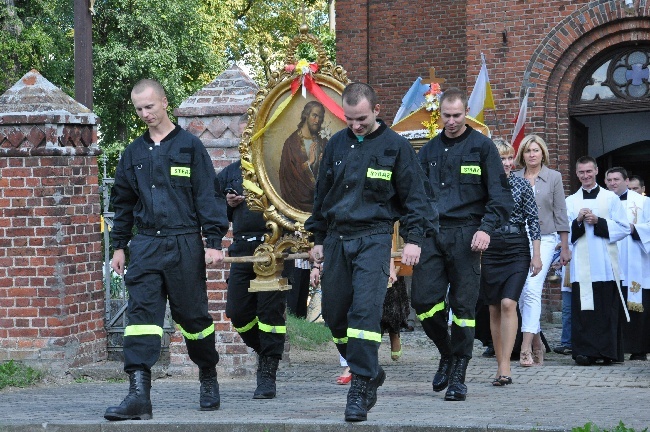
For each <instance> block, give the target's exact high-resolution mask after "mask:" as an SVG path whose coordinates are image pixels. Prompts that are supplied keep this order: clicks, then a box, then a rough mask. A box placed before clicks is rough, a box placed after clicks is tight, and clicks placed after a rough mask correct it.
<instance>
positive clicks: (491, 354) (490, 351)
mask: <svg viewBox="0 0 650 432" xmlns="http://www.w3.org/2000/svg"><path fill="white" fill-rule="evenodd" d="M495 355H496V353H495V352H494V346H492V345H488V346H487V348H485V351H483V354H481V357H494V356H495Z"/></svg>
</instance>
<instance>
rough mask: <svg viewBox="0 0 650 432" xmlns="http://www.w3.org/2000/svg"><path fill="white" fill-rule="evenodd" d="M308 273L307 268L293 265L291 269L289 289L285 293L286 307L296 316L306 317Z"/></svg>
mask: <svg viewBox="0 0 650 432" xmlns="http://www.w3.org/2000/svg"><path fill="white" fill-rule="evenodd" d="M309 273H310V270H309V269H303V268H299V267H294V268H293V270H292V271H291V278H290V279H291V290H290V291H289V292H288V293H287V309H289V312H291V313H292V314H294V315H295V316H297V317H298V318H307V299H308V298H309Z"/></svg>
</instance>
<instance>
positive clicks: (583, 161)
mask: <svg viewBox="0 0 650 432" xmlns="http://www.w3.org/2000/svg"><path fill="white" fill-rule="evenodd" d="M589 162H591V163H592V164H594V168H598V164H597V163H596V159H594V158H592V157H591V156H582V157H580V158H578V160H577V161H576V168H578V165H583V164H586V163H589Z"/></svg>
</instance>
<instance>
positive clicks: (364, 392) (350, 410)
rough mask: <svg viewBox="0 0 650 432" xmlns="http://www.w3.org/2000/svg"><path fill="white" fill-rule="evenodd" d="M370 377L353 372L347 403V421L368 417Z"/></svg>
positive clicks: (364, 419)
mask: <svg viewBox="0 0 650 432" xmlns="http://www.w3.org/2000/svg"><path fill="white" fill-rule="evenodd" d="M369 385H370V378H369V377H364V376H361V375H357V374H352V382H351V383H350V390H348V403H347V405H345V421H349V422H358V421H366V420H367V419H368V402H367V397H368V387H369Z"/></svg>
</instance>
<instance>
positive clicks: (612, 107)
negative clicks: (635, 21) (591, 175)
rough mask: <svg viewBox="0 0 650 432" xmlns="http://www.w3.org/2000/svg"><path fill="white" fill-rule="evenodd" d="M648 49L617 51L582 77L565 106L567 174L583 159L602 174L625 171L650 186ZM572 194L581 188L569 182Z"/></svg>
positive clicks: (641, 46) (595, 62) (640, 46)
mask: <svg viewBox="0 0 650 432" xmlns="http://www.w3.org/2000/svg"><path fill="white" fill-rule="evenodd" d="M649 82H650V44H649V43H647V42H645V43H635V44H634V45H625V46H618V47H616V48H613V49H610V50H608V51H607V52H604V53H601V55H599V56H597V57H594V58H593V59H592V61H591V62H590V63H589V64H587V65H586V66H585V67H584V68H583V70H582V71H581V73H580V75H579V77H578V79H577V80H576V85H575V86H574V91H573V94H572V98H571V104H570V106H569V114H570V128H571V150H572V151H571V168H570V170H571V171H572V172H573V170H574V168H573V167H574V166H575V161H576V160H577V159H578V158H579V157H581V156H585V155H589V156H592V157H595V158H596V160H597V161H598V168H599V175H598V183H599V184H601V185H604V177H605V171H607V169H609V168H611V167H613V166H622V167H624V168H625V169H626V170H627V171H628V173H629V174H630V175H632V174H636V175H639V176H641V177H642V178H643V179H644V180H645V181H646V182H649V181H650V83H649ZM571 178H572V181H571V189H572V190H576V189H577V187H579V182H578V180H577V178H576V177H575V175H572V176H571Z"/></svg>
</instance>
